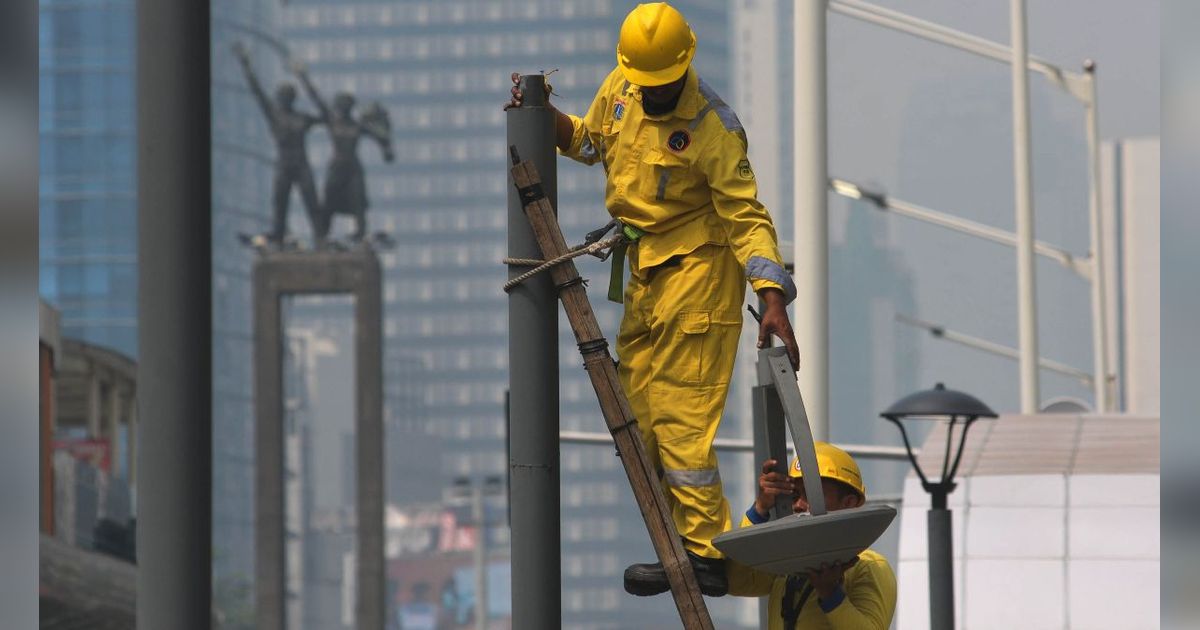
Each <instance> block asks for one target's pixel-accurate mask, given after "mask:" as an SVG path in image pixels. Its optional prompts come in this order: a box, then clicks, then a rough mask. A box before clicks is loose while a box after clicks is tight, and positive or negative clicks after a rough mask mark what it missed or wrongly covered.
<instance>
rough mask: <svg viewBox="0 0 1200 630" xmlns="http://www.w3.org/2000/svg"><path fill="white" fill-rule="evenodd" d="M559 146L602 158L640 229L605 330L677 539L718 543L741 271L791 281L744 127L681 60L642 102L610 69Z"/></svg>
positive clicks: (764, 280)
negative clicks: (720, 457)
mask: <svg viewBox="0 0 1200 630" xmlns="http://www.w3.org/2000/svg"><path fill="white" fill-rule="evenodd" d="M571 121H572V123H573V124H574V133H573V136H572V138H571V146H570V147H569V148H568V149H567V150H566V151H563V154H564V155H567V156H568V157H571V158H573V159H575V160H577V161H580V162H583V163H585V164H595V163H597V162H599V163H601V164H603V166H604V171H605V173H606V174H607V186H606V189H605V205H606V207H607V208H608V211H609V213H610V214H612V216H613V217H615V218H617V219H620V220H621V221H622V222H624V223H626V224H628V225H631V226H634V227H636V228H639V229H641V230H642V231H643V232H644V236H642V237H641V238H640V239H639V240H638V241H637V242H636V243H635V244H634V245H632V246H631V247H630V248H629V251H628V263H629V267H630V279H629V282H628V284H627V285H626V287H625V293H624V303H625V314H624V317H623V318H622V320H621V329H620V331H619V333H618V335H617V356H618V358H619V359H620V367H619V369H618V373H619V375H620V378H621V385H622V386H623V387H624V389H625V392H626V394H627V395H628V396H629V400H630V403H631V405H632V406H633V412H634V415H635V417H636V418H637V419H638V422H639V426H640V428H641V431H642V437H643V439H644V440H645V444H646V452H647V453H648V454H649V455H650V457H651V458H652V460H654V463H655V465H657V466H658V467H660V468H661V470H662V475H663V482H664V484H665V486H666V490H667V495H668V497H671V498H673V499H674V501H673V502H672V503H673V507H674V520H675V526H676V528H677V529H678V531H679V533H680V535H681V536H683V538H684V539H685V542H684V544H685V547H686V548H687V549H688V550H689V551H692V552H693V553H696V554H698V555H700V556H704V557H709V558H718V557H721V554H720V553H719V552H718V551H717V550H716V549H715V548H713V546H712V543H711V541H712V538H713V537H714V536H716V535H718V534H720V533H721V532H724V531H726V530H728V529H729V528H730V517H729V504H728V502H727V501H726V500H725V496H724V493H723V491H722V487H721V477H720V474H719V473H718V470H717V456H716V453H715V452H714V451H713V448H712V442H713V438H714V437H716V433H717V426H718V424H719V423H720V419H721V411H722V409H723V408H724V406H725V397H726V394H727V392H728V389H729V379H730V376H731V374H732V372H733V364H734V357H735V355H736V352H737V344H738V336H739V334H740V332H741V326H742V303H743V299H744V298H745V293H746V289H745V286H746V281H747V279H748V280H749V282H750V284H751V286H752V287H753V288H754V290H755V291H757V290H759V289H762V288H764V287H774V288H777V289H780V290H782V291H783V292H784V294H785V295H786V296H787V299H788V301H791V300H792V299H794V297H795V293H796V290H795V285H794V284H793V283H792V279H791V277H790V276H789V274H787V273H786V272H785V271H784V269H783V266H782V265H781V261H782V259H781V257H780V255H779V247H778V244H777V242H776V236H775V229H774V226H773V225H772V223H771V216H770V215H769V214H768V213H767V211H766V209H765V208H764V207H763V206H762V204H760V203H759V202H758V200H757V199H756V195H757V192H758V187H757V184H756V182H755V179H754V171H753V170H752V169H751V168H750V162H749V160H748V159H747V158H746V134H745V132H744V131H743V129H742V126H741V123H740V122H739V121H738V119H737V116H736V115H735V114H734V113H733V110H731V109H730V108H729V106H728V105H726V104H725V103H724V102H723V101H722V100H721V99H720V97H718V96H717V94H716V93H715V92H713V91H712V90H711V89H710V88H709V87H708V86H707V85H706V84H705V83H704V82H703V81H702V80H701V79H700V78H699V76H697V74H696V72H695V70H694V69H691V68H689V69H688V72H687V79H686V81H685V83H684V87H683V92H682V93H681V94H680V97H679V101H678V103H677V105H676V107H675V109H674V110H672V111H671V112H669V113H666V114H662V115H658V116H652V115H650V114H647V113H646V112H645V111H644V110H643V109H642V104H641V93H640V91H639V88H638V87H637V86H635V85H631V84H630V83H629V82H628V81H626V80H625V79H624V77H623V76H622V74H621V72H620V71H619V70H613V72H612V73H611V74H609V76H608V78H607V79H605V81H604V83H603V84H602V85H601V86H600V89H599V91H598V92H597V93H596V98H595V100H594V101H593V102H592V105H591V107H590V108H589V109H588V112H587V114H586V115H585V116H583V117H582V118H580V117H578V116H572V117H571Z"/></svg>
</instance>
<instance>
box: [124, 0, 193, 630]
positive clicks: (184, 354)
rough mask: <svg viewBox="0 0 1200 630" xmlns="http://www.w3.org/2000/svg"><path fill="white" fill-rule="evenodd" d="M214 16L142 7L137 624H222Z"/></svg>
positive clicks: (149, 629) (176, 5) (175, 5)
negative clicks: (217, 603)
mask: <svg viewBox="0 0 1200 630" xmlns="http://www.w3.org/2000/svg"><path fill="white" fill-rule="evenodd" d="M211 21H212V15H211V14H210V12H209V1H208V0H187V1H186V2H182V1H178V0H176V1H174V2H171V1H156V0H141V1H139V2H137V31H136V32H137V78H136V81H135V84H136V86H137V88H136V89H137V94H136V99H137V124H138V126H137V142H138V155H137V164H138V173H137V182H138V191H137V199H138V213H137V215H138V348H139V356H138V365H137V383H138V390H137V391H138V403H137V404H138V407H139V408H140V410H141V412H142V420H143V422H142V423H141V427H140V430H141V432H142V435H141V436H140V437H139V441H140V442H141V443H142V444H145V445H150V446H151V448H145V449H142V451H141V453H140V454H139V456H140V457H141V461H140V462H139V469H140V470H139V472H140V473H141V478H140V479H139V480H138V491H139V497H138V506H139V510H138V512H139V513H138V527H137V557H138V572H137V627H138V628H139V630H161V629H163V628H171V629H172V630H209V629H210V628H211V627H212V177H211V170H212V141H211V128H212V105H211V103H212V90H211V87H210V86H211V81H212V75H211V73H210V49H211V41H212V38H211V34H210V32H209V31H210V24H211Z"/></svg>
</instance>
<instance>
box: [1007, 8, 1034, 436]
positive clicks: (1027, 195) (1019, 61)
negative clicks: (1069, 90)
mask: <svg viewBox="0 0 1200 630" xmlns="http://www.w3.org/2000/svg"><path fill="white" fill-rule="evenodd" d="M1010 6H1011V17H1010V21H1011V28H1012V51H1013V62H1012V107H1013V180H1014V184H1015V192H1016V212H1017V311H1018V313H1017V322H1018V331H1019V335H1020V340H1019V344H1018V345H1019V347H1020V350H1021V359H1020V361H1021V370H1020V375H1021V413H1037V410H1038V399H1039V398H1040V395H1039V393H1038V330H1037V277H1036V271H1037V268H1036V261H1035V260H1034V257H1033V231H1034V230H1033V186H1032V180H1033V172H1032V169H1031V164H1030V162H1031V152H1032V150H1031V148H1030V137H1029V135H1030V127H1029V69H1028V66H1029V51H1028V48H1027V44H1028V41H1027V38H1026V36H1025V0H1011V5H1010Z"/></svg>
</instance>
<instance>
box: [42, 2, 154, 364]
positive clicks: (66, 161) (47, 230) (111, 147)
mask: <svg viewBox="0 0 1200 630" xmlns="http://www.w3.org/2000/svg"><path fill="white" fill-rule="evenodd" d="M133 7H134V2H133V0H112V1H110V2H103V3H93V2H74V1H69V0H41V2H40V5H39V8H40V24H39V29H40V33H39V42H40V43H39V46H40V75H41V82H40V83H41V84H40V93H39V125H40V129H39V135H40V138H41V143H40V145H41V146H40V150H41V151H40V153H41V165H40V178H39V187H40V196H41V202H40V203H41V208H40V213H39V218H40V237H39V241H40V242H39V251H40V254H39V255H40V257H41V260H40V263H41V264H40V284H41V286H40V290H41V294H42V296H43V297H44V298H45V299H46V300H47V301H49V302H50V303H51V304H53V305H54V307H55V308H57V309H59V310H60V311H61V312H62V332H63V336H64V337H70V338H74V339H81V340H83V341H86V342H88V343H92V344H96V345H100V346H105V347H107V348H111V349H114V350H117V351H119V352H121V353H124V354H126V355H128V356H130V357H136V356H137V221H136V210H137V203H136V200H135V190H136V178H135V175H136V172H135V170H136V162H135V159H134V156H135V152H136V147H135V138H136V134H135V131H136V124H135V113H134V112H135V110H134V102H133V99H134V63H133V61H134V38H133V24H134V21H133Z"/></svg>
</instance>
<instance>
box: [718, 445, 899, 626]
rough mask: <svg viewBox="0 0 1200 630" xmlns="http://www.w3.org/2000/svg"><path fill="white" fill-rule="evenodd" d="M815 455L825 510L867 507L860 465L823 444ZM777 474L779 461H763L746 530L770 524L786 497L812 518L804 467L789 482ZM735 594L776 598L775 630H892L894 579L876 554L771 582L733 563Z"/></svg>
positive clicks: (772, 607)
mask: <svg viewBox="0 0 1200 630" xmlns="http://www.w3.org/2000/svg"><path fill="white" fill-rule="evenodd" d="M816 450H817V469H818V470H819V471H820V475H821V489H822V491H823V492H824V495H825V507H826V509H828V510H829V511H830V512H836V511H837V510H846V509H850V508H856V507H859V506H861V505H862V504H863V503H864V502H865V501H866V499H867V487H866V486H865V485H864V484H863V480H862V474H861V473H860V472H859V470H858V464H857V463H856V462H855V461H854V458H853V457H851V456H850V454H849V453H847V452H846V451H843V450H842V449H840V448H838V447H836V446H834V445H832V444H827V443H825V442H817V443H816ZM774 470H775V460H773V459H768V460H767V461H765V462H763V465H762V475H760V476H759V478H758V496H757V497H755V499H754V505H752V506H750V509H748V510H746V514H745V515H744V516H743V517H742V524H741V527H751V526H753V525H757V524H760V523H765V522H766V521H767V518H768V514H769V513H770V509H771V506H773V505H775V500H776V498H777V497H779V496H780V495H781V494H790V495H792V497H793V503H792V510H793V511H795V512H807V511H808V498H807V496H806V495H805V492H804V484H803V483H802V482H801V478H802V475H801V473H800V462H799V461H797V460H793V461H792V465H791V467H790V468H789V469H788V477H786V478H785V477H784V476H783V475H782V474H781V473H777V472H774ZM729 593H730V594H731V595H742V596H747V597H754V596H762V595H770V596H771V598H770V599H769V600H768V602H767V608H768V613H767V614H768V619H769V622H768V628H769V629H770V630H826V629H828V630H886V629H887V628H888V627H890V626H891V624H892V615H893V614H894V613H895V612H896V574H895V573H893V572H892V567H891V565H889V564H888V561H887V559H886V558H884V557H883V556H882V555H880V554H879V553H876V552H875V551H872V550H871V549H867V550H865V551H863V552H862V553H860V554H858V557H857V558H855V559H854V560H852V561H851V562H849V563H846V564H842V565H837V566H826V567H824V568H823V569H821V570H820V571H813V572H811V573H808V574H807V575H785V576H778V575H771V574H769V573H762V572H760V571H755V570H754V569H751V568H750V567H747V566H745V565H742V564H739V563H737V562H734V561H733V560H730V561H729Z"/></svg>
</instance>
